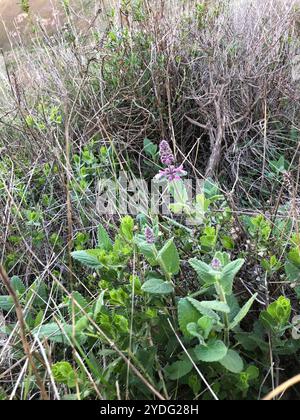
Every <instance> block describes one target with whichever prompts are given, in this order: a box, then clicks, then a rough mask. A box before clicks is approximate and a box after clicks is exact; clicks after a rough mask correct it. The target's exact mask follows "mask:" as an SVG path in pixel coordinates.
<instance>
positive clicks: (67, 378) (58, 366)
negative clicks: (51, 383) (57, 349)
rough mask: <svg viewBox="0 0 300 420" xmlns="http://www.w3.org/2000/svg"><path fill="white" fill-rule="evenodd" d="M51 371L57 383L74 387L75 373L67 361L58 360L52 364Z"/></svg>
mask: <svg viewBox="0 0 300 420" xmlns="http://www.w3.org/2000/svg"><path fill="white" fill-rule="evenodd" d="M51 371H52V374H53V377H54V379H55V381H56V382H57V383H60V384H65V385H67V386H68V387H69V388H75V387H76V374H75V372H74V370H73V368H72V366H71V365H70V363H69V362H64V361H63V362H58V363H55V364H54V365H52V367H51Z"/></svg>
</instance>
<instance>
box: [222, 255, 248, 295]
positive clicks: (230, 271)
mask: <svg viewBox="0 0 300 420" xmlns="http://www.w3.org/2000/svg"><path fill="white" fill-rule="evenodd" d="M244 263H245V260H244V259H238V260H235V261H232V262H230V263H229V264H227V265H226V266H225V267H224V268H223V271H222V276H221V280H220V283H221V285H222V287H223V289H224V291H225V293H226V294H228V295H231V294H232V287H233V281H234V278H235V276H236V275H237V273H238V272H239V271H240V269H241V268H242V267H243V265H244Z"/></svg>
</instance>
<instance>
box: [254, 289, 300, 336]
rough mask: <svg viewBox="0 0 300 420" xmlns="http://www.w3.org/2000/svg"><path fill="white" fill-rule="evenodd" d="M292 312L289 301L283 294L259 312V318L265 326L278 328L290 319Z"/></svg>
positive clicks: (272, 328)
mask: <svg viewBox="0 0 300 420" xmlns="http://www.w3.org/2000/svg"><path fill="white" fill-rule="evenodd" d="M291 313H292V305H291V301H290V300H289V299H287V298H286V297H284V296H281V297H280V298H278V299H277V301H276V302H273V303H271V305H269V307H268V309H267V310H266V311H263V312H262V313H261V314H260V320H261V322H262V323H263V324H264V326H265V327H266V328H270V329H271V330H273V331H274V330H275V329H276V330H278V332H280V330H281V329H282V328H284V327H285V326H286V325H287V324H288V323H289V320H290V317H291Z"/></svg>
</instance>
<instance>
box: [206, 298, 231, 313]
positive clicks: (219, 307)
mask: <svg viewBox="0 0 300 420" xmlns="http://www.w3.org/2000/svg"><path fill="white" fill-rule="evenodd" d="M200 304H201V306H202V307H203V308H205V309H211V310H212V311H216V312H222V313H224V314H229V313H230V308H229V306H228V305H227V304H226V303H223V302H219V301H217V300H212V301H202V302H200Z"/></svg>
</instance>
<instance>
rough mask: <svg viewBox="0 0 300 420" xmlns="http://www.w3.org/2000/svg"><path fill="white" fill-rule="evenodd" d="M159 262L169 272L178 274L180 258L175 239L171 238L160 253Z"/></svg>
mask: <svg viewBox="0 0 300 420" xmlns="http://www.w3.org/2000/svg"><path fill="white" fill-rule="evenodd" d="M157 261H158V263H159V264H160V265H161V267H162V269H163V270H165V271H167V273H169V274H174V275H176V274H178V273H179V271H180V259H179V254H178V251H177V248H176V246H175V244H174V240H173V239H170V240H169V241H168V242H167V243H166V245H165V246H164V247H163V248H162V249H161V251H160V252H159V253H158V257H157Z"/></svg>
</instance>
